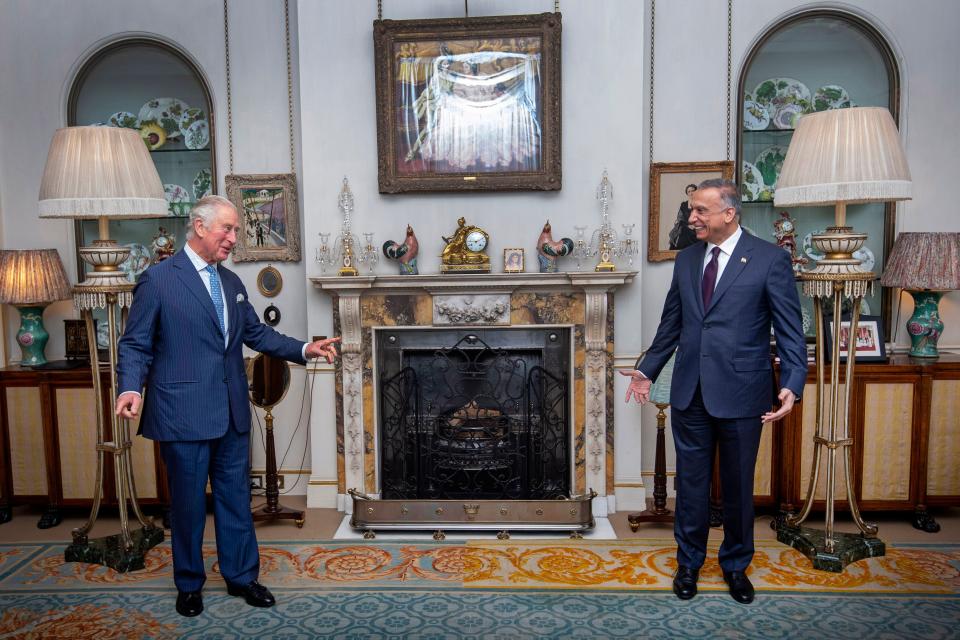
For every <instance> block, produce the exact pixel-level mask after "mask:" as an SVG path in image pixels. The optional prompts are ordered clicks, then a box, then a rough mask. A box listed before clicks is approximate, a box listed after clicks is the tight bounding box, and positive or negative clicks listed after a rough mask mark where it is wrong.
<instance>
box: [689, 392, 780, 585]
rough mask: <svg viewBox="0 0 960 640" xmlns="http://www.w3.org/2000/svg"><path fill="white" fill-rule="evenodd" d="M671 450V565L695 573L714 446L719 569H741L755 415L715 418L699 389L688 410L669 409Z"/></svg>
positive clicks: (749, 524) (748, 541)
mask: <svg viewBox="0 0 960 640" xmlns="http://www.w3.org/2000/svg"><path fill="white" fill-rule="evenodd" d="M671 418H672V423H673V441H674V445H675V447H676V452H677V504H676V518H675V520H674V527H673V532H674V537H675V538H676V540H677V562H678V563H679V564H680V565H683V566H685V567H690V568H691V569H699V568H700V567H701V566H702V565H703V561H704V559H705V558H706V554H707V538H708V537H709V535H710V480H711V476H712V474H713V460H714V451H715V450H716V448H717V445H718V444H719V448H720V488H721V491H722V493H723V543H722V544H721V545H720V551H719V553H718V557H719V561H720V568H721V569H723V570H724V571H745V570H746V568H747V567H748V566H750V561H751V560H752V559H753V551H754V546H753V517H754V515H753V473H754V467H755V466H756V462H757V451H758V449H759V448H760V435H761V432H762V427H763V425H762V423H761V421H760V417H759V416H757V417H755V418H737V419H721V418H714V417H713V416H711V415H710V414H709V413H707V409H706V407H704V405H703V396H702V395H701V393H700V386H699V385H698V386H697V390H696V392H695V393H694V394H693V400H692V401H691V402H690V406H689V407H687V408H686V409H683V410H677V409H673V413H672V415H671Z"/></svg>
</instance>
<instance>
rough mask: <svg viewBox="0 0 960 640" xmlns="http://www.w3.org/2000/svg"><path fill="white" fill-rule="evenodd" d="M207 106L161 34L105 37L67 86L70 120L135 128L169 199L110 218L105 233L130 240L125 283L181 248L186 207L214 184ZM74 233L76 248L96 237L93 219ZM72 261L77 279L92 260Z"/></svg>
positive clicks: (195, 76)
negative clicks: (163, 214) (162, 212)
mask: <svg viewBox="0 0 960 640" xmlns="http://www.w3.org/2000/svg"><path fill="white" fill-rule="evenodd" d="M211 106H212V103H211V99H210V91H209V88H208V87H207V85H206V83H205V81H204V79H203V76H202V74H201V73H200V70H199V69H198V68H197V66H196V65H195V64H194V63H193V62H192V61H191V60H190V59H189V58H188V57H187V56H186V55H185V54H183V53H182V52H180V51H178V50H176V49H175V48H173V47H172V46H170V45H169V44H167V43H165V42H162V41H159V40H153V39H149V38H132V39H125V40H121V41H118V42H114V43H111V44H109V45H107V46H106V47H104V48H103V49H101V50H99V51H97V52H96V53H95V54H94V55H92V56H91V57H90V58H89V59H88V60H87V61H86V62H85V63H84V64H83V66H82V67H81V68H80V70H79V72H78V73H77V76H76V78H75V80H74V82H73V86H72V87H71V89H70V93H69V102H68V105H67V119H68V123H69V124H70V125H71V126H73V125H98V126H114V127H128V128H132V129H136V130H137V131H139V133H140V135H141V137H142V138H143V141H144V144H146V145H147V147H148V148H149V149H150V155H151V157H152V158H153V161H154V163H155V164H156V167H157V172H158V173H159V174H160V180H161V181H162V182H163V186H164V193H165V196H166V199H167V201H168V203H169V217H168V218H159V219H158V218H153V219H146V220H111V221H110V237H111V238H113V239H114V240H116V241H117V242H118V243H119V244H121V245H125V246H128V247H130V250H131V251H130V257H129V258H128V259H127V261H126V262H124V263H123V265H121V268H122V269H123V270H124V271H125V272H126V274H127V277H128V278H129V279H130V281H131V282H135V281H136V279H137V277H138V276H139V275H140V274H141V273H142V272H143V271H144V270H146V268H147V267H149V266H150V265H151V264H154V263H156V262H159V261H161V260H163V259H165V258H167V257H169V256H171V255H173V254H174V252H176V251H177V250H178V249H180V248H181V247H183V244H184V241H185V237H184V236H185V232H186V229H187V216H188V215H189V212H190V208H191V207H192V206H193V203H194V202H196V201H197V200H199V199H200V198H201V197H203V196H204V195H206V194H209V193H213V192H214V191H215V189H216V185H217V174H216V164H215V153H214V126H213V124H214V123H213V116H212V112H211ZM76 236H77V238H76V241H77V247H82V246H85V245H88V244H89V243H90V241H92V240H95V239H96V238H97V237H98V231H97V221H96V220H82V221H77V222H76ZM77 265H78V274H80V279H81V280H82V279H83V274H84V273H85V272H86V271H87V270H89V269H90V268H91V267H90V266H89V265H87V264H86V263H84V262H82V261H81V260H79V257H78V259H77ZM101 324H103V323H101ZM103 328H105V325H104V327H103ZM105 339H106V336H105V335H103V336H100V334H99V333H98V342H102V343H104V344H105V342H106V340H105Z"/></svg>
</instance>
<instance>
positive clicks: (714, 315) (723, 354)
mask: <svg viewBox="0 0 960 640" xmlns="http://www.w3.org/2000/svg"><path fill="white" fill-rule="evenodd" d="M690 209H691V212H690V218H689V222H690V226H691V228H692V229H693V230H694V232H695V233H696V235H697V240H698V242H696V243H695V244H693V245H691V246H689V247H687V248H686V249H684V250H683V251H681V252H680V253H679V254H677V261H676V264H675V265H674V269H673V280H672V281H671V283H670V290H669V292H668V293H667V299H666V302H664V305H663V315H662V317H661V319H660V326H659V327H658V328H657V334H656V336H655V337H654V339H653V343H652V344H651V345H650V349H649V350H647V352H646V354H645V355H644V356H643V357H642V358H641V359H640V360H639V361H638V362H637V365H636V370H635V371H629V372H621V373H623V375H627V376H630V377H631V378H632V380H631V381H630V386H629V388H628V389H627V401H628V402H629V401H630V398H631V396H633V397H635V398H636V400H637V401H638V402H639V403H640V404H643V403H645V402H647V400H648V399H649V398H650V384H651V381H652V380H655V379H656V378H657V376H658V375H659V374H660V371H661V369H663V367H664V365H665V364H666V363H667V361H668V360H669V359H670V356H671V355H672V354H673V353H674V351H676V354H677V355H676V361H675V365H674V369H673V380H672V382H671V387H670V405H671V407H672V412H673V413H672V416H673V439H674V444H675V446H676V453H677V475H676V478H677V503H676V520H675V524H674V537H675V538H676V540H677V565H678V567H677V573H676V575H675V576H674V579H673V591H674V593H676V595H677V597H679V598H680V599H682V600H687V599H690V598H692V597H694V596H695V595H696V593H697V579H698V577H699V572H700V567H701V566H702V565H703V562H704V559H705V557H706V549H707V537H708V535H709V509H710V506H709V503H710V496H709V494H710V478H711V474H712V469H713V458H714V451H715V449H716V447H717V445H718V444H719V448H720V485H721V489H722V493H723V544H721V546H720V551H719V554H718V556H719V561H720V568H721V569H722V570H723V578H724V580H725V581H726V582H727V584H728V586H729V588H730V595H732V596H733V598H734V599H735V600H737V601H738V602H742V603H744V604H746V603H749V602H752V601H753V597H754V590H753V585H752V584H751V583H750V580H749V578H747V575H746V571H747V568H748V567H749V566H750V561H751V560H752V559H753V552H754V547H753V473H754V465H755V464H756V461H757V450H758V449H759V446H760V433H761V428H762V425H763V424H765V423H767V422H773V421H775V420H779V419H780V418H782V417H783V416H785V415H787V414H788V413H790V410H791V409H792V408H793V405H794V403H795V402H796V401H797V400H798V399H799V398H800V394H801V393H802V391H803V385H804V381H805V380H806V376H807V358H806V347H805V343H804V337H803V329H802V321H801V316H800V300H799V297H798V296H797V287H796V283H795V281H794V275H793V269H792V266H791V264H790V255H789V254H788V253H787V252H786V251H784V250H783V249H781V248H779V247H777V246H776V245H774V244H771V243H769V242H765V241H763V240H760V239H759V238H756V237H754V236H752V235H749V234H747V233H744V231H743V229H742V228H741V227H740V196H739V192H738V189H737V185H736V184H735V183H733V182H731V181H729V180H707V181H705V182H703V183H701V184H700V185H699V187H698V188H697V190H696V191H694V192H693V194H692V197H691V206H690ZM771 324H772V325H773V329H774V334H775V337H776V345H777V354H778V355H779V356H780V390H779V392H778V393H776V392H775V387H774V386H773V384H774V381H773V367H772V365H771V362H770V326H771ZM774 393H776V397H774ZM777 401H779V403H780V408H779V409H776V410H774V409H773V407H774V405H775V404H776V402H777Z"/></svg>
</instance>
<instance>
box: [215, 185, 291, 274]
mask: <svg viewBox="0 0 960 640" xmlns="http://www.w3.org/2000/svg"><path fill="white" fill-rule="evenodd" d="M224 184H225V185H226V187H227V198H228V199H229V200H230V202H232V203H233V204H234V206H235V207H236V208H237V212H238V213H239V214H240V230H239V231H238V232H237V244H236V246H235V247H234V248H233V260H234V262H259V261H262V260H276V261H280V262H299V261H300V215H299V212H298V209H297V179H296V176H295V175H294V174H292V173H276V174H268V175H229V176H225V177H224Z"/></svg>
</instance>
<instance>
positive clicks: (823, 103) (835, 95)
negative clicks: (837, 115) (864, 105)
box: [813, 84, 853, 111]
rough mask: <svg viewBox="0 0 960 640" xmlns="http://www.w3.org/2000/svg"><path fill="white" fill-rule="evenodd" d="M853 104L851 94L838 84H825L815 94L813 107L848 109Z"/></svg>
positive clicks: (819, 108) (822, 109) (821, 109)
mask: <svg viewBox="0 0 960 640" xmlns="http://www.w3.org/2000/svg"><path fill="white" fill-rule="evenodd" d="M850 106H853V105H852V104H851V102H850V94H848V93H847V90H846V89H844V88H843V87H841V86H840V85H838V84H825V85H823V86H822V87H820V88H819V89H817V90H816V92H814V94H813V109H814V110H815V111H827V110H829V109H846V108H847V107H850Z"/></svg>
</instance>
